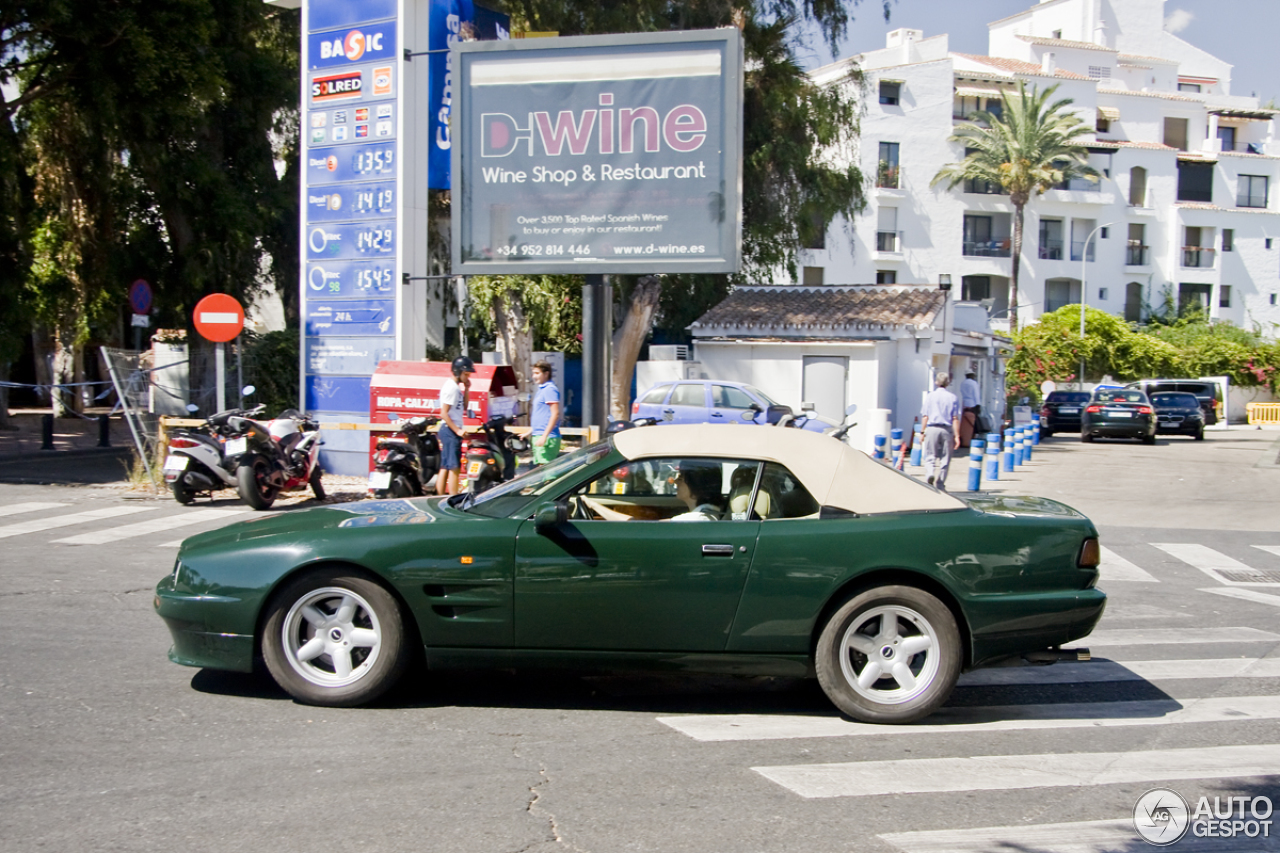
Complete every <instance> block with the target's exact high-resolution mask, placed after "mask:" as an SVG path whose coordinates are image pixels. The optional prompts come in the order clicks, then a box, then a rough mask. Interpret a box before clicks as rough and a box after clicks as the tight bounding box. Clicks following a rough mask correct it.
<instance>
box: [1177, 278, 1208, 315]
mask: <svg viewBox="0 0 1280 853" xmlns="http://www.w3.org/2000/svg"><path fill="white" fill-rule="evenodd" d="M1211 293H1213V285H1211V284H1180V285H1178V307H1179V308H1180V309H1181V310H1182V311H1186V310H1187V309H1188V308H1191V307H1192V306H1196V307H1199V308H1201V309H1204V310H1208V308H1209V295H1210V294H1211Z"/></svg>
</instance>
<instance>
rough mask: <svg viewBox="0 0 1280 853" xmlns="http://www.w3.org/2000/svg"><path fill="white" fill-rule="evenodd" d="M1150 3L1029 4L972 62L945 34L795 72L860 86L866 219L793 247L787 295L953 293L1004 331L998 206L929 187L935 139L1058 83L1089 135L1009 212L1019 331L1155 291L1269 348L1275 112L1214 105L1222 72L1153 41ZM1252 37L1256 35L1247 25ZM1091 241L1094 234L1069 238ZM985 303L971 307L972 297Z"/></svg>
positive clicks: (901, 34) (1276, 204) (1005, 287)
mask: <svg viewBox="0 0 1280 853" xmlns="http://www.w3.org/2000/svg"><path fill="white" fill-rule="evenodd" d="M1163 16H1164V3H1163V0H1042V2H1040V3H1038V4H1036V5H1034V6H1032V7H1031V8H1030V9H1028V10H1027V11H1025V12H1021V13H1019V14H1017V15H1013V16H1011V17H1008V18H1004V19H1002V20H999V21H995V22H993V23H991V24H989V25H988V26H989V29H990V35H989V53H990V56H975V55H970V54H963V53H953V52H951V51H950V50H949V49H948V46H947V36H946V35H938V36H932V37H929V38H925V37H924V34H923V33H922V32H921V31H919V30H910V29H899V30H895V31H894V32H892V33H890V34H889V36H888V39H887V41H888V45H887V46H886V47H885V48H884V49H883V50H876V51H871V52H869V53H865V54H862V55H859V56H855V57H853V58H851V59H847V60H842V61H840V62H837V63H834V64H832V65H829V66H825V67H823V68H820V69H818V70H817V71H815V72H814V73H813V76H814V77H815V79H817V80H818V81H819V82H827V83H830V82H832V81H835V80H838V79H839V78H840V77H841V76H842V74H843V73H844V72H846V71H847V65H848V64H849V63H856V64H857V65H858V66H860V67H861V68H862V69H863V71H864V72H865V75H866V78H867V87H866V89H865V90H864V91H865V93H866V98H865V100H866V104H865V109H864V116H863V122H862V132H861V139H860V141H859V144H858V153H857V156H858V157H859V158H860V164H861V168H862V169H863V170H864V174H866V175H867V176H868V178H869V180H870V182H871V183H872V184H873V185H874V188H873V189H871V190H870V191H869V198H868V208H867V210H866V211H865V212H864V213H863V214H862V215H860V216H858V217H856V218H855V220H854V221H853V222H852V223H849V222H845V221H843V220H838V221H836V222H834V223H832V225H831V227H830V228H829V229H828V231H827V234H826V237H825V240H824V243H823V246H822V248H818V249H813V250H809V251H806V252H805V253H804V254H803V256H802V261H801V263H802V264H803V265H804V272H803V278H802V283H804V284H820V283H827V284H855V283H856V284H869V283H871V282H876V283H879V284H899V285H901V284H933V285H935V286H936V284H937V282H938V281H939V276H944V275H945V276H950V277H951V280H952V281H953V282H954V289H953V291H952V298H953V299H964V300H973V301H984V304H987V305H989V306H990V307H989V310H990V312H991V317H992V320H993V326H996V327H997V328H1000V327H1003V328H1007V323H1008V312H1007V309H1008V298H1009V276H1010V271H1011V258H1010V255H1011V243H1012V239H1011V238H1012V233H1013V213H1014V210H1013V205H1012V204H1010V203H1009V201H1008V198H1007V196H1005V195H1003V194H1001V193H1000V192H999V191H998V188H995V187H990V186H986V185H981V186H975V185H972V184H969V185H963V186H960V187H957V188H956V189H954V190H947V189H945V187H944V185H939V186H937V187H930V185H929V184H930V181H931V180H932V179H933V177H934V175H935V174H936V173H937V171H938V169H939V168H940V167H941V166H942V165H943V164H945V163H949V162H955V161H958V160H960V159H962V158H963V156H964V154H965V152H964V150H963V147H962V146H961V145H959V144H957V143H951V142H948V141H947V138H948V137H949V136H950V135H951V133H952V132H953V129H954V128H955V127H957V126H959V125H960V124H962V123H964V122H967V121H970V120H971V119H970V118H969V116H970V115H971V114H972V112H973V111H974V110H977V109H980V108H982V109H987V110H991V111H998V110H999V109H1000V92H1002V91H1009V90H1016V89H1017V87H1018V83H1019V82H1020V81H1025V82H1026V85H1027V89H1028V90H1030V89H1031V88H1032V87H1039V88H1040V89H1044V88H1046V87H1048V86H1052V85H1055V84H1056V85H1058V87H1059V88H1058V91H1057V93H1056V97H1067V98H1071V99H1072V100H1073V102H1074V103H1073V104H1072V106H1071V107H1070V109H1073V110H1075V111H1076V112H1077V113H1078V114H1079V116H1080V117H1081V119H1082V120H1083V121H1085V122H1086V123H1087V124H1088V125H1089V126H1090V127H1092V128H1096V132H1095V133H1094V134H1093V136H1092V137H1090V138H1088V140H1087V148H1088V151H1089V162H1090V164H1091V165H1092V166H1093V167H1094V168H1096V169H1097V170H1098V171H1099V172H1100V173H1101V174H1102V175H1103V178H1102V180H1101V181H1100V182H1098V183H1093V182H1089V181H1073V182H1071V184H1070V185H1068V186H1063V187H1059V188H1056V189H1053V190H1050V191H1048V192H1046V193H1045V194H1044V195H1042V196H1039V197H1035V198H1033V199H1032V200H1031V202H1030V203H1029V204H1028V205H1027V207H1026V219H1025V226H1024V234H1023V246H1022V260H1021V267H1020V273H1019V291H1018V293H1019V295H1018V318H1019V323H1023V324H1025V323H1027V322H1031V321H1034V320H1035V319H1036V318H1037V317H1039V316H1040V315H1041V314H1043V313H1044V312H1046V311H1052V310H1055V309H1057V308H1061V307H1062V306H1064V305H1068V304H1078V303H1079V302H1080V299H1081V292H1082V281H1083V282H1084V283H1085V284H1084V287H1085V294H1084V295H1085V296H1086V301H1087V303H1088V304H1089V305H1093V306H1097V307H1101V308H1104V309H1105V310H1107V311H1110V312H1112V313H1115V314H1117V315H1120V316H1123V317H1125V318H1126V319H1130V320H1138V319H1140V318H1141V317H1143V316H1144V313H1145V312H1146V310H1147V308H1148V307H1149V306H1158V305H1159V304H1160V303H1161V300H1162V299H1163V293H1164V291H1165V288H1166V287H1168V288H1171V289H1172V293H1173V294H1174V296H1175V298H1177V299H1179V300H1182V301H1187V300H1198V301H1200V303H1201V304H1202V305H1204V306H1205V308H1206V309H1207V310H1208V312H1209V313H1210V315H1211V316H1213V317H1216V318H1221V319H1224V320H1230V321H1231V322H1233V323H1236V324H1238V325H1242V326H1245V327H1251V326H1252V325H1253V324H1255V323H1256V324H1258V325H1259V326H1260V327H1261V328H1262V330H1263V331H1264V333H1266V334H1269V335H1275V334H1276V331H1277V328H1278V326H1277V324H1280V305H1277V301H1278V300H1280V296H1278V294H1280V216H1278V215H1277V214H1280V199H1278V198H1277V197H1276V196H1277V195H1278V194H1280V193H1277V192H1273V190H1275V189H1276V186H1275V184H1276V181H1277V177H1278V175H1280V139H1277V137H1276V129H1277V127H1276V125H1277V121H1276V118H1277V115H1278V113H1277V111H1275V110H1270V109H1263V108H1260V107H1259V105H1258V100H1257V98H1254V97H1240V96H1236V95H1232V94H1231V65H1230V64H1228V63H1227V62H1225V61H1223V60H1221V59H1218V58H1216V57H1214V56H1211V55H1209V54H1208V53H1206V52H1204V51H1203V50H1200V49H1199V48H1196V47H1194V46H1192V45H1191V44H1188V43H1187V42H1185V41H1183V40H1182V39H1180V38H1178V37H1177V36H1175V35H1173V34H1171V33H1168V32H1166V31H1165V30H1164V17H1163ZM1259 23H1260V25H1261V24H1262V22H1259ZM1095 228H1099V232H1098V236H1097V237H1095V239H1094V240H1092V241H1089V242H1088V245H1086V241H1087V238H1088V237H1089V235H1090V234H1091V233H1092V232H1093V231H1094V229H1095ZM987 300H989V301H987Z"/></svg>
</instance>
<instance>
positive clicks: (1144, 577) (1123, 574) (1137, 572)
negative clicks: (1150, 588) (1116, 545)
mask: <svg viewBox="0 0 1280 853" xmlns="http://www.w3.org/2000/svg"><path fill="white" fill-rule="evenodd" d="M1098 570H1099V571H1100V572H1101V573H1102V577H1101V578H1100V579H1099V580H1100V582H1102V583H1107V582H1108V581H1133V582H1136V583H1160V581H1158V580H1156V579H1155V577H1154V576H1153V575H1152V574H1151V573H1150V572H1147V571H1145V570H1143V569H1140V568H1138V567H1137V566H1135V565H1134V564H1133V563H1131V562H1129V561H1128V560H1126V559H1125V558H1124V557H1121V556H1120V555H1119V554H1117V553H1116V552H1115V551H1112V550H1111V549H1110V548H1107V547H1106V546H1102V564H1101V565H1100V566H1099V567H1098Z"/></svg>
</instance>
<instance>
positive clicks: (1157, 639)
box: [1080, 628, 1280, 649]
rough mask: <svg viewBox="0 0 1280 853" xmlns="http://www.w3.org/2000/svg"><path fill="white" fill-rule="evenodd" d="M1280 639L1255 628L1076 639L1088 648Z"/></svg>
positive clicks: (1113, 633) (1116, 632)
mask: <svg viewBox="0 0 1280 853" xmlns="http://www.w3.org/2000/svg"><path fill="white" fill-rule="evenodd" d="M1274 640H1280V634H1273V633H1271V632H1270V631H1260V630H1258V629H1257V628H1200V629H1197V630H1194V631H1192V630H1189V629H1186V628H1112V629H1110V630H1107V631H1094V632H1093V633H1092V634H1090V635H1089V636H1087V637H1085V638H1084V639H1082V640H1080V642H1081V643H1088V644H1089V648H1091V649H1092V648H1098V647H1101V646H1154V645H1190V644H1192V643H1262V642H1271V641H1274Z"/></svg>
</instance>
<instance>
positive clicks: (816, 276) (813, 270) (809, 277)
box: [802, 267, 822, 284]
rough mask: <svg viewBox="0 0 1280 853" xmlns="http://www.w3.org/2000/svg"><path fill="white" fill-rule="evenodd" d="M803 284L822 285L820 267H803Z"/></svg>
mask: <svg viewBox="0 0 1280 853" xmlns="http://www.w3.org/2000/svg"><path fill="white" fill-rule="evenodd" d="M802 283H803V284H822V267H805V268H804V280H803V282H802Z"/></svg>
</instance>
